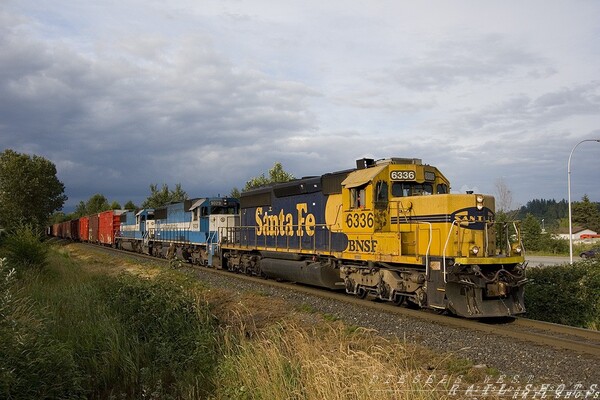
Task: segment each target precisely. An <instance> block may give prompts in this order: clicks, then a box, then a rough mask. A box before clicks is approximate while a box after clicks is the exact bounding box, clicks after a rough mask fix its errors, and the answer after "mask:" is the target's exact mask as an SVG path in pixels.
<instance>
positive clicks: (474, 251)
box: [471, 246, 479, 256]
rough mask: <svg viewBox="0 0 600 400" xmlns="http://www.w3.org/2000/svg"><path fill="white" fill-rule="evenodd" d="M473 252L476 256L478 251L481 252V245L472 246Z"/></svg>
mask: <svg viewBox="0 0 600 400" xmlns="http://www.w3.org/2000/svg"><path fill="white" fill-rule="evenodd" d="M471 253H472V254H473V255H474V256H476V255H477V253H479V247H477V246H473V247H471Z"/></svg>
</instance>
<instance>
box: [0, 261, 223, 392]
mask: <svg viewBox="0 0 600 400" xmlns="http://www.w3.org/2000/svg"><path fill="white" fill-rule="evenodd" d="M10 290H11V291H12V293H11V298H12V300H11V303H10V304H8V307H5V308H6V311H7V313H6V314H7V315H8V320H9V322H10V323H9V324H5V325H4V326H2V329H0V335H1V339H2V340H0V353H1V354H0V371H2V374H1V375H0V397H4V398H13V399H18V398H79V397H86V398H142V397H143V398H161V399H165V398H166V399H168V398H185V397H186V396H187V395H189V394H193V395H194V396H192V397H193V398H196V395H199V396H202V395H206V394H207V393H209V392H210V391H211V390H212V383H211V382H212V381H211V376H212V373H213V369H214V366H215V359H216V350H217V347H216V343H217V334H216V333H217V332H216V324H215V323H214V321H213V320H212V318H211V316H210V314H209V312H208V307H206V305H205V304H203V303H202V302H201V300H200V298H196V297H194V296H193V295H192V294H191V292H190V291H188V290H186V288H185V285H184V282H183V281H182V282H175V281H173V280H172V279H170V278H169V277H158V278H156V279H154V280H146V279H140V278H138V277H135V276H131V275H120V276H117V277H115V276H111V275H110V274H99V273H97V271H95V272H90V271H88V270H86V269H85V268H82V267H81V266H80V265H79V264H78V263H76V262H74V261H73V260H72V259H70V257H68V256H65V255H61V254H60V253H57V252H51V254H50V257H49V261H48V267H47V268H45V269H43V270H30V271H28V272H27V274H26V275H25V276H24V277H23V279H22V280H21V281H19V282H16V283H13V284H12V285H11V288H10Z"/></svg>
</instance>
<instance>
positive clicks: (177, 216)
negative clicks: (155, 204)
mask: <svg viewBox="0 0 600 400" xmlns="http://www.w3.org/2000/svg"><path fill="white" fill-rule="evenodd" d="M238 209H239V202H238V201H237V199H233V198H221V197H213V198H202V199H195V200H188V201H186V202H180V203H173V204H169V205H167V206H165V207H163V208H160V209H157V210H156V212H155V217H156V219H155V232H154V240H156V241H161V242H184V243H189V244H207V243H208V242H210V243H216V242H218V239H219V238H218V231H217V228H216V227H213V228H214V229H213V230H211V225H210V216H211V215H214V214H218V215H222V214H228V215H236V214H237V212H238Z"/></svg>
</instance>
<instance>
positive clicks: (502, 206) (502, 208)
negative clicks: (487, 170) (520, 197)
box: [496, 178, 512, 213]
mask: <svg viewBox="0 0 600 400" xmlns="http://www.w3.org/2000/svg"><path fill="white" fill-rule="evenodd" d="M496 199H497V200H496V210H497V211H499V212H504V213H507V212H508V211H510V209H511V206H512V192H511V190H510V189H509V188H508V185H507V184H506V182H505V181H504V178H500V179H497V180H496Z"/></svg>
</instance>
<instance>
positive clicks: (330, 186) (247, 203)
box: [240, 157, 441, 208]
mask: <svg viewBox="0 0 600 400" xmlns="http://www.w3.org/2000/svg"><path fill="white" fill-rule="evenodd" d="M390 164H410V165H421V166H428V165H427V164H423V163H422V161H421V159H419V158H397V157H392V158H382V159H379V160H373V159H367V158H363V159H360V160H357V161H356V165H357V168H352V169H346V170H343V171H337V172H329V173H326V174H323V175H320V176H307V177H303V178H299V179H294V180H291V181H288V182H276V183H271V184H268V185H265V186H261V187H258V188H255V189H250V190H247V191H245V192H242V193H241V194H240V203H241V207H242V208H246V207H256V206H266V205H270V204H271V197H272V196H273V197H285V196H293V195H300V194H307V193H314V192H319V191H322V192H323V194H325V195H330V194H335V193H341V192H342V182H344V181H345V180H346V179H347V178H348V175H350V174H351V173H353V172H359V174H360V175H361V178H360V179H359V180H361V181H364V179H363V175H364V176H372V175H373V174H374V173H375V172H376V173H379V172H380V171H381V170H382V169H383V168H385V166H387V165H390ZM432 168H435V167H432ZM363 170H364V171H365V172H362V171H363ZM436 170H437V168H436ZM367 171H368V172H367ZM438 172H439V170H438ZM376 173H375V175H376ZM440 174H441V173H440ZM353 182H354V181H353Z"/></svg>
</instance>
